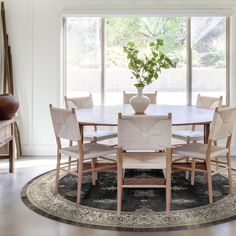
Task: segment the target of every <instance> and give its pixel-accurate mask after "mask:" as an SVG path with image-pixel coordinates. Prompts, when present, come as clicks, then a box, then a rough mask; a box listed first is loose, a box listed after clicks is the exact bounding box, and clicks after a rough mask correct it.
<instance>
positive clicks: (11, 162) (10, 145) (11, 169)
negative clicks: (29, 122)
mask: <svg viewBox="0 0 236 236" xmlns="http://www.w3.org/2000/svg"><path fill="white" fill-rule="evenodd" d="M13 171H14V155H13V140H11V141H10V142H9V172H10V173H13Z"/></svg>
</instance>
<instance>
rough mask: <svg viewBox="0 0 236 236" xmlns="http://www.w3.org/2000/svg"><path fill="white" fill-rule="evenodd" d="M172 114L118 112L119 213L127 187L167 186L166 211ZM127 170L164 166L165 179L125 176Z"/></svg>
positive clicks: (162, 167)
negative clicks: (153, 114) (130, 114)
mask: <svg viewBox="0 0 236 236" xmlns="http://www.w3.org/2000/svg"><path fill="white" fill-rule="evenodd" d="M171 125H172V119H171V114H168V115H166V116H149V115H133V116H128V115H122V114H121V113H119V114H118V151H117V215H118V216H119V215H120V214H121V208H122V190H123V189H124V188H165V189H166V214H167V216H169V215H170V201H171ZM127 169H161V170H164V171H163V172H164V178H160V179H158V178H146V179H145V178H144V179H140V178H138V179H135V178H125V170H127Z"/></svg>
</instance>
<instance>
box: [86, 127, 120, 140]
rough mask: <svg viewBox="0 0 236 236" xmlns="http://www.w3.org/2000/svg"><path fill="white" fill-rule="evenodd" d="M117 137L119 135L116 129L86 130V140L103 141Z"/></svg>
mask: <svg viewBox="0 0 236 236" xmlns="http://www.w3.org/2000/svg"><path fill="white" fill-rule="evenodd" d="M115 137H117V132H115V131H106V130H97V131H86V132H84V140H85V141H94V140H97V141H101V140H105V139H109V138H115Z"/></svg>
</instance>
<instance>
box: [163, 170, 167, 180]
mask: <svg viewBox="0 0 236 236" xmlns="http://www.w3.org/2000/svg"><path fill="white" fill-rule="evenodd" d="M162 172H163V175H164V178H165V179H166V178H167V177H166V169H163V170H162Z"/></svg>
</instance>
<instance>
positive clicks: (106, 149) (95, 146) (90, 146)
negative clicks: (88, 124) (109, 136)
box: [59, 143, 116, 159]
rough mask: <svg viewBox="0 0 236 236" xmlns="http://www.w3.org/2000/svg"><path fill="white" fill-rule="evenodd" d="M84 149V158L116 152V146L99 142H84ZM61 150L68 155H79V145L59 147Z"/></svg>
mask: <svg viewBox="0 0 236 236" xmlns="http://www.w3.org/2000/svg"><path fill="white" fill-rule="evenodd" d="M83 151H84V159H89V158H94V157H99V156H106V155H110V154H115V153H116V149H115V148H113V147H110V146H107V145H103V144H99V143H85V144H83ZM59 152H60V153H61V154H64V155H67V156H71V157H78V156H79V147H78V146H71V147H65V148H61V149H59Z"/></svg>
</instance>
